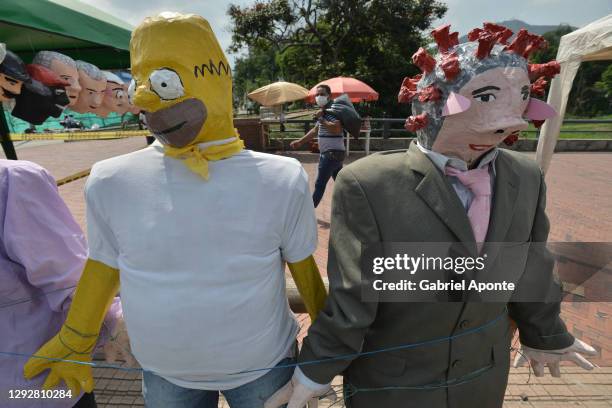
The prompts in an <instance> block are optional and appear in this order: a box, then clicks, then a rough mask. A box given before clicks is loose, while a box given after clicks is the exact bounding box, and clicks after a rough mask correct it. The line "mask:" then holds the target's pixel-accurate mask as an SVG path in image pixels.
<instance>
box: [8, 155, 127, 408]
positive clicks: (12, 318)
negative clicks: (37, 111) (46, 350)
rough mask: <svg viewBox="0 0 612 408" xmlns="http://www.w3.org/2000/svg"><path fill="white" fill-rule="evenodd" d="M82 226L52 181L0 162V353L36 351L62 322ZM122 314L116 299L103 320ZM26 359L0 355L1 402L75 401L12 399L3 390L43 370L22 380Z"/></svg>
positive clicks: (26, 166)
mask: <svg viewBox="0 0 612 408" xmlns="http://www.w3.org/2000/svg"><path fill="white" fill-rule="evenodd" d="M86 260H87V244H86V242H85V237H84V235H83V232H82V231H81V228H80V227H79V225H78V224H77V222H76V221H75V219H74V218H73V217H72V215H71V214H70V210H69V209H68V207H66V204H65V203H64V202H63V200H62V199H61V197H60V195H59V193H58V190H57V186H56V183H55V180H54V179H53V177H51V175H49V173H48V172H47V171H46V170H45V169H43V168H42V167H40V166H38V165H36V164H34V163H30V162H26V161H9V160H0V282H1V285H0V351H1V352H11V353H26V354H33V353H35V352H36V351H37V350H38V349H39V348H40V346H42V345H43V344H44V343H45V342H47V341H48V340H49V339H50V338H51V337H53V336H54V335H55V334H56V333H57V332H58V331H59V329H60V327H61V326H62V323H63V322H64V320H65V318H66V315H67V313H68V309H69V307H70V301H71V299H72V294H73V292H74V286H75V285H76V284H77V282H78V280H79V278H80V276H81V272H82V270H83V266H84V264H85V261H86ZM120 315H121V306H120V303H119V300H118V298H117V299H115V302H114V303H113V306H112V307H111V310H110V312H109V314H108V315H107V317H106V320H105V325H106V326H109V327H112V326H113V325H114V324H115V322H116V319H117V318H118V317H119V316H120ZM26 361H27V357H15V356H7V355H2V354H0V407H13V406H15V407H51V408H56V407H57V408H63V407H71V406H72V405H74V403H75V402H76V401H77V399H76V398H75V399H73V400H69V399H64V400H57V399H56V400H51V399H37V400H36V399H29V400H23V399H22V400H14V399H13V400H11V399H9V390H11V389H13V390H16V389H21V390H23V389H41V388H42V384H43V382H44V378H45V377H46V374H47V372H48V371H46V372H44V373H43V375H39V376H37V377H36V378H34V379H33V380H32V381H28V380H26V379H24V378H23V366H24V364H25V363H26Z"/></svg>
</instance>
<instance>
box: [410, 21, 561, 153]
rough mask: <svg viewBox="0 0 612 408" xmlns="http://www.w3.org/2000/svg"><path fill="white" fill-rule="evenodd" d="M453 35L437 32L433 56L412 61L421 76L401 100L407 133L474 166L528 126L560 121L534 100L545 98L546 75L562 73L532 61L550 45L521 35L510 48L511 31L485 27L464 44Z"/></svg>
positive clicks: (422, 55)
mask: <svg viewBox="0 0 612 408" xmlns="http://www.w3.org/2000/svg"><path fill="white" fill-rule="evenodd" d="M449 29H450V26H449V25H445V26H442V27H440V28H438V29H436V30H434V31H433V32H432V36H433V37H434V40H435V41H436V43H437V44H438V53H437V54H436V56H435V57H434V56H431V55H430V54H429V53H428V52H427V51H426V50H425V49H423V48H420V49H419V50H418V51H417V52H416V53H415V54H414V55H413V58H412V60H413V63H414V64H415V65H417V66H418V67H419V68H420V69H421V71H422V74H420V75H417V76H416V77H413V78H405V79H404V82H403V83H402V87H401V90H400V94H399V97H398V99H399V101H400V102H410V101H411V102H412V116H410V117H409V118H408V120H407V121H406V128H407V129H408V130H410V131H413V132H416V134H417V139H418V141H419V143H420V144H421V145H422V146H424V147H426V148H428V149H431V150H434V151H437V152H439V153H442V154H445V155H447V156H451V157H458V158H460V159H463V160H465V161H466V162H468V163H473V162H474V161H476V160H477V159H478V158H479V157H480V156H482V155H483V154H484V153H486V152H487V151H489V150H491V149H493V148H495V147H496V146H497V145H498V144H500V143H501V142H502V141H506V142H507V143H511V142H513V141H515V140H516V139H517V138H518V135H519V132H520V131H521V130H525V129H526V128H527V127H528V121H529V120H531V121H534V122H536V123H537V124H538V125H539V124H540V122H539V121H542V120H544V119H546V118H548V117H551V116H554V115H555V112H554V110H553V109H552V108H551V107H550V106H548V105H547V104H546V103H544V102H543V101H540V100H538V99H535V98H532V97H531V95H532V94H541V93H542V92H543V86H544V85H545V80H544V77H545V76H548V77H551V76H553V75H554V74H556V73H557V72H558V64H557V63H556V62H553V63H549V64H541V65H539V66H535V65H530V64H529V63H528V61H527V58H528V56H529V54H530V53H531V52H533V51H534V50H537V49H540V48H543V47H545V46H546V42H545V40H544V39H543V38H542V37H540V36H537V35H533V34H530V33H528V32H527V31H526V30H521V31H519V32H518V33H517V35H516V37H515V39H514V40H513V42H512V43H511V44H508V43H507V40H508V39H509V38H510V37H511V36H512V35H513V32H512V31H510V30H509V29H507V28H505V27H502V26H499V25H496V24H491V23H485V24H484V28H483V29H480V28H478V29H475V30H472V31H471V32H470V33H469V35H468V39H469V41H468V42H466V43H462V44H459V43H458V33H456V32H455V33H450V32H449V31H450V30H449ZM534 76H535V78H534ZM536 78H537V81H535V82H534V84H532V83H531V80H533V79H536Z"/></svg>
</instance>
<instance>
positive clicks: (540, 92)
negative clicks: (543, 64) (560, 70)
mask: <svg viewBox="0 0 612 408" xmlns="http://www.w3.org/2000/svg"><path fill="white" fill-rule="evenodd" d="M546 84H548V82H546V80H545V79H544V77H543V76H542V77H539V78H538V79H537V80H536V81H535V82H534V83H533V84H531V86H530V93H531V94H532V95H536V96H544V94H545V93H546Z"/></svg>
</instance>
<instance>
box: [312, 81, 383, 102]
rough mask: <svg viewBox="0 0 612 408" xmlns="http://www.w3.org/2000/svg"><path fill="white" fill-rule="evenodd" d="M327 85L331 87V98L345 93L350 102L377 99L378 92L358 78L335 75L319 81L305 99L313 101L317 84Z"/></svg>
mask: <svg viewBox="0 0 612 408" xmlns="http://www.w3.org/2000/svg"><path fill="white" fill-rule="evenodd" d="M323 84H325V85H327V86H329V87H330V88H331V91H332V98H336V97H338V96H340V95H342V94H347V95H348V96H349V98H351V102H363V101H377V100H378V92H376V91H375V90H374V89H372V87H371V86H370V85H368V84H366V83H364V82H361V81H360V80H358V79H355V78H350V77H336V78H331V79H327V80H325V81H323V82H319V83H318V84H317V85H315V86H314V87H313V88H312V89H311V90H310V91H308V97H307V98H306V100H307V101H308V102H310V103H314V100H315V94H316V93H317V86H319V85H323Z"/></svg>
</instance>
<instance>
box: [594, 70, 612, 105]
mask: <svg viewBox="0 0 612 408" xmlns="http://www.w3.org/2000/svg"><path fill="white" fill-rule="evenodd" d="M595 86H597V88H599V89H601V90H602V91H604V92H605V93H606V96H607V97H612V64H609V65H608V68H606V70H605V71H604V72H603V74H601V81H598V82H596V83H595Z"/></svg>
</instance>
